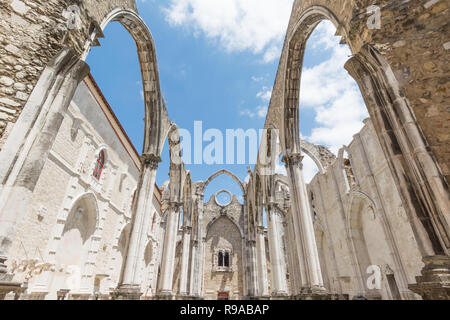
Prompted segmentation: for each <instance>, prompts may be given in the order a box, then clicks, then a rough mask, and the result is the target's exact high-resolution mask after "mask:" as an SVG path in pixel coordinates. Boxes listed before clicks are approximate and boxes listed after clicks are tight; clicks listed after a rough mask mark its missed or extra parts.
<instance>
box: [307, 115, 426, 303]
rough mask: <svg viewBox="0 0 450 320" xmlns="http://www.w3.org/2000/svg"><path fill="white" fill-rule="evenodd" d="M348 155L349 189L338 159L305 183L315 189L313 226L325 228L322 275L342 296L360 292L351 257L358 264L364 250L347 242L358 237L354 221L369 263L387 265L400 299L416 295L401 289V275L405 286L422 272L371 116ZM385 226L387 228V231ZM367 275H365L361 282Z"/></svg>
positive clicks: (384, 292) (384, 290) (386, 292)
mask: <svg viewBox="0 0 450 320" xmlns="http://www.w3.org/2000/svg"><path fill="white" fill-rule="evenodd" d="M359 139H361V140H359ZM348 156H349V158H350V162H351V168H352V172H353V173H354V176H355V179H356V185H354V186H353V187H352V188H351V189H350V188H349V186H350V185H349V183H348V176H347V174H346V168H345V167H346V166H348V161H346V160H345V159H337V160H336V161H335V163H334V164H333V165H332V166H330V167H329V168H328V171H327V172H326V173H325V174H317V175H316V176H315V177H314V178H313V180H312V181H311V183H310V184H309V186H308V189H309V193H311V192H313V193H314V196H315V201H314V204H315V211H316V213H317V215H318V217H317V219H316V229H317V230H321V232H325V231H326V230H328V232H325V235H324V236H325V237H327V239H326V240H327V241H324V240H321V241H322V244H321V245H320V246H319V250H322V252H321V253H320V254H321V256H322V257H325V258H326V259H327V261H326V269H327V270H326V271H327V273H328V274H327V275H326V278H328V279H329V282H330V283H331V284H335V288H338V287H339V285H340V287H341V288H342V293H344V294H349V295H350V296H353V295H355V294H356V293H357V292H358V284H357V280H356V273H355V269H354V268H353V266H354V265H355V257H356V259H357V260H356V261H357V263H359V262H360V261H362V260H361V259H362V252H359V251H358V249H357V250H356V252H355V251H354V250H353V246H352V244H351V242H348V241H349V239H352V240H354V241H357V240H358V239H356V238H357V236H356V234H358V233H356V232H355V230H352V228H354V225H356V224H357V225H358V228H360V229H359V230H358V231H359V234H361V235H362V238H363V239H362V240H363V242H365V245H366V247H367V251H368V254H369V259H370V264H371V265H378V266H380V268H381V270H383V272H385V271H386V266H387V265H388V266H389V267H390V268H391V269H392V270H393V271H394V275H395V278H396V281H397V284H398V285H399V287H400V291H401V292H402V293H403V294H404V297H406V296H408V295H409V296H408V297H409V298H417V296H414V295H413V294H412V293H411V292H410V291H408V290H407V288H406V286H405V283H403V285H404V286H403V287H401V281H402V280H401V279H402V274H404V275H405V277H406V278H405V281H406V282H407V284H411V283H415V276H417V275H420V270H421V269H422V267H423V263H422V261H421V254H420V252H419V249H418V247H417V242H416V240H415V237H414V234H413V231H412V229H411V226H410V223H409V220H408V217H407V216H406V214H405V210H404V208H403V204H402V202H401V199H400V195H399V192H398V190H397V188H396V186H395V184H394V182H393V178H392V175H391V172H390V170H389V167H388V166H387V161H386V158H385V156H384V154H383V152H382V150H381V146H380V144H379V142H378V139H377V136H376V133H375V129H374V128H373V125H372V123H371V121H370V120H366V121H365V126H364V128H363V129H362V130H361V131H360V132H359V133H358V134H357V135H355V138H354V140H353V141H352V142H351V143H350V144H349V146H348ZM366 159H367V161H366ZM341 160H342V162H343V163H342V164H341V163H340V161H341ZM355 203H356V204H357V205H354V204H355ZM352 221H358V223H352ZM318 224H320V227H319V225H318ZM387 228H388V229H389V230H388V231H390V232H386V230H387ZM316 236H317V234H316ZM330 237H331V238H330ZM329 244H331V248H330V247H328V248H327V250H331V251H332V252H323V250H325V246H326V245H329ZM393 248H394V249H393ZM333 253H334V254H333ZM358 258H359V260H358ZM334 259H335V260H334ZM395 259H397V261H400V265H399V264H398V262H396V261H395ZM335 264H336V266H337V268H336V270H335ZM357 266H358V267H359V265H357ZM335 271H337V272H335ZM367 276H368V275H367V274H364V277H365V278H364V282H365V281H366V280H365V279H366V278H367ZM335 290H336V289H335ZM381 295H382V297H383V298H384V299H390V298H391V293H390V291H389V289H388V285H387V283H386V278H385V277H383V286H382V290H381Z"/></svg>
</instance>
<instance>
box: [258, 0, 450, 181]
mask: <svg viewBox="0 0 450 320" xmlns="http://www.w3.org/2000/svg"><path fill="white" fill-rule="evenodd" d="M371 5H377V6H378V7H380V9H381V28H380V29H369V28H368V27H367V21H368V18H369V15H368V14H367V8H368V7H369V6H371ZM312 6H323V7H326V8H328V9H330V10H331V12H332V13H333V14H334V16H335V17H337V20H338V21H339V23H340V24H341V26H340V27H341V28H342V30H338V31H339V33H340V35H343V34H347V38H346V39H344V40H345V41H346V42H347V44H348V45H349V46H350V49H351V51H352V53H353V54H356V53H358V52H359V51H360V50H361V48H362V47H363V46H364V45H371V46H373V47H375V48H376V49H377V50H378V51H379V52H380V53H381V54H382V55H383V56H384V57H385V58H386V60H387V61H388V63H389V65H390V66H391V68H392V70H393V72H394V74H395V77H396V80H397V81H398V83H399V84H400V85H401V86H402V87H403V88H404V91H405V96H406V97H407V99H408V101H409V103H410V104H411V107H412V110H413V112H414V114H415V116H416V118H417V122H418V124H419V126H420V128H421V130H422V132H423V134H424V136H425V138H426V140H427V142H428V143H429V145H430V147H431V149H432V150H433V153H434V155H435V157H436V159H437V161H438V163H439V166H440V168H441V170H442V172H443V174H444V176H446V177H447V180H448V178H449V177H450V167H449V163H450V143H449V140H450V134H449V123H450V121H449V120H450V110H449V108H448V106H449V105H450V104H449V89H450V88H449V83H450V81H449V75H450V74H449V63H448V59H449V51H448V50H449V49H450V43H449V39H448V36H447V35H448V34H449V32H450V31H449V10H450V8H449V2H448V1H446V0H409V1H408V0H407V1H392V0H384V1H372V0H356V1H350V0H336V1H329V0H297V1H295V3H294V7H293V12H292V15H291V19H290V22H289V26H288V31H287V36H286V41H285V45H284V48H283V52H282V55H281V60H280V64H279V69H278V73H277V77H276V81H275V85H274V89H273V94H272V100H271V103H270V107H269V111H268V116H267V121H266V127H268V126H269V125H274V126H275V127H276V128H279V129H280V132H281V134H282V136H283V135H284V131H283V121H284V120H283V117H284V111H283V106H284V90H285V79H284V77H285V74H286V63H287V56H288V48H287V45H288V42H289V39H290V37H291V36H292V34H293V33H294V31H295V26H296V23H297V21H298V18H299V17H300V15H301V14H303V13H304V12H305V11H306V9H308V8H310V7H312ZM281 142H282V143H284V141H283V138H282V139H281Z"/></svg>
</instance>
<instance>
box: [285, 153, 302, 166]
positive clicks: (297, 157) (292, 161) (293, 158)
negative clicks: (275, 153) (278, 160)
mask: <svg viewBox="0 0 450 320" xmlns="http://www.w3.org/2000/svg"><path fill="white" fill-rule="evenodd" d="M303 158H304V156H302V155H301V154H300V153H291V154H289V155H286V156H284V157H283V158H282V161H283V162H284V163H285V165H286V166H287V167H288V166H302V161H303Z"/></svg>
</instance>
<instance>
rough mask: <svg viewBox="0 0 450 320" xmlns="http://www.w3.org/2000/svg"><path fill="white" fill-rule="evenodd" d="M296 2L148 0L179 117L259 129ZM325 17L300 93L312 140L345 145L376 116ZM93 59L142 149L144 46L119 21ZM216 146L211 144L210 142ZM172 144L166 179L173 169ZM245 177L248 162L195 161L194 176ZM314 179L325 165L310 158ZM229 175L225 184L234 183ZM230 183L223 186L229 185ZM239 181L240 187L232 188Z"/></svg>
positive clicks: (184, 121) (141, 0) (212, 125)
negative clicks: (140, 53)
mask: <svg viewBox="0 0 450 320" xmlns="http://www.w3.org/2000/svg"><path fill="white" fill-rule="evenodd" d="M292 2H293V1H292V0H167V1H155V0H138V8H139V12H140V14H141V16H142V17H143V18H144V20H145V22H146V23H147V25H148V26H149V28H150V30H151V32H152V34H153V37H154V39H155V43H156V51H157V57H158V65H159V71H160V80H161V87H162V91H163V95H164V98H165V100H166V101H167V107H168V111H169V116H170V117H171V120H172V121H174V122H176V123H177V124H178V125H179V127H181V128H185V129H187V130H190V131H193V128H194V121H202V122H203V130H207V129H219V130H221V131H222V132H225V130H226V129H238V128H242V129H244V130H247V129H257V130H259V129H260V128H262V127H263V126H264V119H265V116H266V112H267V107H268V104H269V100H270V95H271V90H272V86H273V83H274V79H275V73H276V71H277V68H278V62H279V57H280V53H281V46H282V43H283V40H284V36H285V32H286V27H287V23H288V20H289V16H290V11H291V7H292ZM334 33H335V28H334V26H333V25H332V24H331V23H329V22H322V23H321V24H320V25H319V26H318V27H317V28H316V30H315V31H314V33H313V35H312V36H311V38H310V40H309V41H308V46H307V50H306V55H305V64H304V70H303V76H302V86H301V97H300V107H301V112H300V117H301V120H300V126H301V134H302V136H303V138H304V139H306V140H308V141H310V142H312V143H315V144H321V145H325V146H327V147H329V148H330V149H331V150H332V151H333V152H335V153H336V152H337V151H338V150H339V148H340V147H342V145H344V144H348V143H349V142H350V141H351V139H352V136H353V135H354V134H355V133H357V132H358V131H359V130H360V129H361V128H362V120H363V119H364V118H366V117H367V111H366V109H365V107H364V104H363V101H362V98H361V95H360V92H359V89H358V87H357V85H356V83H355V82H354V81H353V80H352V78H351V77H350V76H349V75H348V73H347V72H346V71H345V69H344V68H343V66H344V64H345V62H346V61H347V59H348V57H349V55H350V52H349V49H348V48H347V46H342V45H339V38H337V37H334ZM101 43H102V46H101V47H99V48H94V49H93V50H92V52H91V54H90V56H89V57H88V60H87V61H88V63H89V64H90V66H91V72H92V74H93V75H94V77H95V79H96V80H97V82H98V84H99V86H100V88H101V89H102V91H103V93H104V94H105V96H106V97H107V99H108V100H109V102H110V104H111V106H112V107H113V109H114V111H115V112H116V114H117V116H118V118H119V120H120V121H121V122H122V124H123V126H124V128H125V130H126V131H127V133H128V135H129V136H130V138H131V139H132V141H133V142H134V144H135V146H136V148H137V149H138V150H139V151H140V150H141V149H142V141H143V131H144V124H143V118H144V106H143V99H142V89H141V80H140V71H139V64H138V60H137V54H136V51H135V45H134V43H133V41H132V39H131V37H130V36H129V35H128V34H127V32H126V31H125V30H124V29H123V28H122V27H121V26H120V25H119V24H117V23H112V24H110V25H109V26H108V27H107V28H106V30H105V39H102V40H101ZM205 144H206V145H207V144H208V143H205ZM167 158H168V151H167V148H165V150H164V154H163V160H165V161H164V162H163V164H162V165H161V166H160V168H161V170H159V174H158V177H157V182H158V184H160V185H161V184H163V183H164V181H165V180H167V178H168V176H167V173H168V161H167ZM224 167H225V168H227V169H229V170H230V171H232V172H234V173H235V174H236V175H237V176H238V177H240V178H241V179H245V177H246V175H247V165H190V166H188V169H190V170H191V171H192V175H193V179H194V180H204V179H206V178H208V176H209V175H211V174H212V173H214V172H215V171H217V170H219V169H221V168H224ZM305 170H306V174H305V175H306V179H307V180H308V181H309V180H310V179H311V178H312V176H313V175H314V174H315V172H317V169H316V168H315V165H314V163H313V162H312V160H310V159H309V158H308V159H306V161H305ZM223 179H224V180H223V181H221V180H219V181H217V184H228V182H226V181H225V180H226V179H227V178H223ZM222 189H223V186H222ZM230 189H234V188H232V187H230Z"/></svg>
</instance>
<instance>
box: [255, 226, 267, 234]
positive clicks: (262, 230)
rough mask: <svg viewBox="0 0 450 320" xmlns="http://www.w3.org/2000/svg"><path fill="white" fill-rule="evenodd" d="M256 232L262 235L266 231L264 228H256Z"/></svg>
mask: <svg viewBox="0 0 450 320" xmlns="http://www.w3.org/2000/svg"><path fill="white" fill-rule="evenodd" d="M256 230H257V232H258V234H260V235H264V231H266V228H264V227H263V226H258V228H257V229H256Z"/></svg>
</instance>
